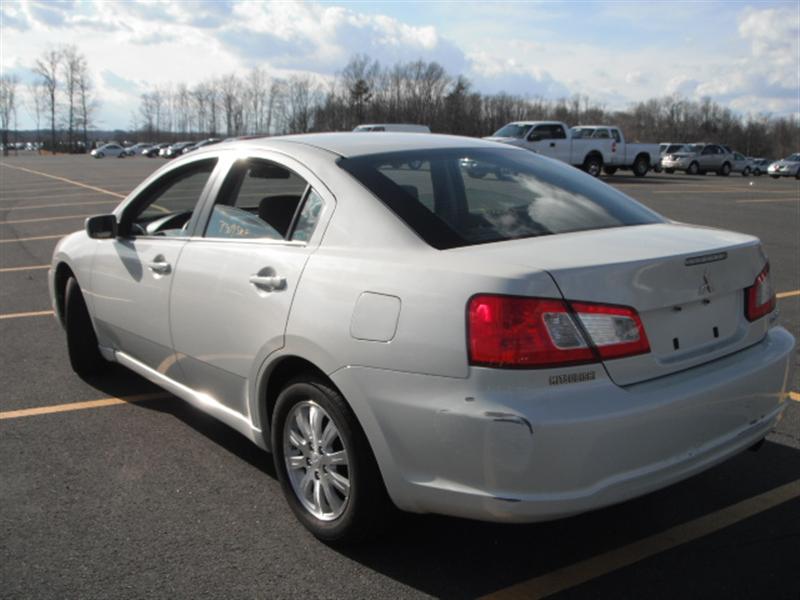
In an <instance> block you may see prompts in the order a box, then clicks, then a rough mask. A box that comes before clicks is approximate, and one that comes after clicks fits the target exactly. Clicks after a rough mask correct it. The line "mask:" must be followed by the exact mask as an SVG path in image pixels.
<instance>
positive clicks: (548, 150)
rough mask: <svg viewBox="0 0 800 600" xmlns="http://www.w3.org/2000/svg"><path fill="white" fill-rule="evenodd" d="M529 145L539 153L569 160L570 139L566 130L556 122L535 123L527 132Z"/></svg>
mask: <svg viewBox="0 0 800 600" xmlns="http://www.w3.org/2000/svg"><path fill="white" fill-rule="evenodd" d="M528 142H529V147H530V148H531V149H532V150H535V151H536V152H538V153H539V154H543V155H545V156H549V157H551V158H557V159H558V160H563V161H564V162H566V163H568V162H570V158H571V157H570V148H571V144H570V140H568V139H567V132H566V131H564V127H563V126H562V125H559V124H558V123H545V124H542V125H537V126H536V127H534V128H533V129H532V130H531V132H530V133H529V134H528Z"/></svg>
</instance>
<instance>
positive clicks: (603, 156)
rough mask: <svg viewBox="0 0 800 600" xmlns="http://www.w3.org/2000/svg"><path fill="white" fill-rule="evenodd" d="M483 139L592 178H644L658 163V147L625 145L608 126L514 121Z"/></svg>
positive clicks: (618, 135)
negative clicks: (625, 173)
mask: <svg viewBox="0 0 800 600" xmlns="http://www.w3.org/2000/svg"><path fill="white" fill-rule="evenodd" d="M484 139H487V140H490V141H495V142H502V143H504V144H510V145H512V146H518V147H521V148H526V149H528V150H533V151H534V152H537V153H539V154H544V155H545V156H550V157H552V158H557V159H558V160H561V161H563V162H565V163H568V164H571V165H573V166H576V167H580V168H582V169H583V170H584V171H586V172H587V173H589V174H590V175H594V176H595V177H597V176H599V175H600V173H601V172H603V171H604V172H605V173H606V174H607V175H613V174H614V173H615V172H616V171H617V169H631V170H633V173H634V175H636V176H637V177H644V176H645V175H646V174H647V172H648V171H649V170H650V167H651V166H652V165H654V164H655V163H656V161H657V160H658V145H657V144H628V143H626V142H625V138H624V136H623V135H622V131H621V130H620V129H619V128H618V127H613V126H609V125H587V126H580V127H573V128H572V129H569V128H568V127H567V126H566V125H565V124H564V123H562V122H560V121H516V122H514V123H509V124H507V125H505V126H503V127H501V128H500V129H499V130H497V131H496V132H495V133H494V134H493V135H491V136H490V137H487V138H484Z"/></svg>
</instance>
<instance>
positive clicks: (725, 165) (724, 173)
mask: <svg viewBox="0 0 800 600" xmlns="http://www.w3.org/2000/svg"><path fill="white" fill-rule="evenodd" d="M730 174H731V166H730V164H728V163H723V164H722V168H720V170H719V171H717V175H722V176H723V177H727V176H728V175H730Z"/></svg>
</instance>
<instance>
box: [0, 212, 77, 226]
mask: <svg viewBox="0 0 800 600" xmlns="http://www.w3.org/2000/svg"><path fill="white" fill-rule="evenodd" d="M91 216H92V215H85V214H84V215H67V216H65V217H39V218H37V219H17V220H15V221H0V225H16V224H17V223H39V222H41V221H66V220H68V219H85V218H86V217H91Z"/></svg>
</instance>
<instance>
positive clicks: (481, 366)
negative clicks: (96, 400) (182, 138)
mask: <svg viewBox="0 0 800 600" xmlns="http://www.w3.org/2000/svg"><path fill="white" fill-rule="evenodd" d="M479 175H480V176H479ZM49 282H50V290H51V296H52V302H53V306H54V308H55V310H56V314H57V317H58V319H59V321H60V322H61V323H62V324H63V326H64V328H65V330H66V338H67V345H68V349H69V357H70V361H71V363H72V366H73V368H74V369H75V371H76V372H77V373H79V374H80V375H83V376H86V375H90V374H93V373H97V372H98V371H100V370H102V369H103V368H105V367H106V366H107V365H108V363H109V362H116V363H119V364H121V365H123V366H125V367H128V368H129V369H131V370H133V371H135V372H136V373H138V374H139V375H141V376H143V377H145V378H147V379H149V380H150V381H153V382H155V383H156V384H158V385H160V386H162V387H163V388H165V389H166V390H169V391H170V392H172V393H173V394H175V395H176V396H179V397H180V398H182V399H184V400H186V401H187V402H189V403H191V404H192V405H194V406H196V407H197V408H199V409H200V410H202V411H205V412H207V413H209V414H211V415H213V416H214V417H216V418H217V419H219V420H220V421H222V422H224V423H226V424H228V425H229V426H230V427H232V428H233V429H235V430H236V431H238V432H240V433H241V434H243V435H244V436H246V437H247V438H248V439H250V440H251V441H252V442H253V443H255V444H257V445H258V446H260V447H261V448H263V449H265V450H268V451H271V452H272V454H273V456H274V461H275V469H276V471H277V473H278V476H279V478H280V481H281V485H282V487H283V490H284V493H285V495H286V498H287V501H288V503H289V505H290V506H291V508H292V509H293V511H294V512H295V514H296V515H297V517H298V518H299V520H300V521H301V522H302V523H303V524H304V525H305V526H306V527H307V528H308V529H309V530H311V531H312V532H313V533H314V534H315V535H317V536H318V537H320V538H322V539H324V540H328V541H353V540H358V539H363V538H364V537H367V536H370V535H374V534H376V533H377V532H379V531H380V530H381V529H382V528H383V527H384V526H385V525H386V523H388V522H390V520H391V519H390V518H389V516H390V514H391V512H392V511H393V510H395V508H399V509H402V510H405V511H412V512H420V513H424V512H434V513H443V514H448V515H457V516H462V517H469V518H475V519H483V520H491V521H504V522H530V521H538V520H546V519H553V518H557V517H560V516H564V515H570V514H574V513H579V512H582V511H587V510H591V509H595V508H598V507H601V506H606V505H609V504H613V503H617V502H621V501H624V500H626V499H628V498H633V497H635V496H639V495H641V494H645V493H647V492H649V491H652V490H655V489H658V488H661V487H664V486H666V485H669V484H672V483H674V482H676V481H679V480H681V479H684V478H686V477H689V476H690V475H692V474H694V473H697V472H699V471H702V470H704V469H707V468H709V467H711V466H712V465H714V464H717V463H719V462H720V461H722V460H725V459H727V458H728V457H730V456H732V455H734V454H736V453H737V452H739V451H741V450H743V449H745V448H747V447H750V446H752V445H754V444H756V443H758V442H759V441H760V440H762V439H763V438H764V437H765V436H766V435H767V433H768V432H769V431H770V429H771V428H772V427H773V425H774V424H775V422H776V421H777V420H778V419H779V418H780V416H781V413H782V411H783V410H784V408H785V407H786V404H787V398H788V390H787V387H786V386H787V384H788V382H790V381H792V377H791V376H790V371H791V369H792V366H793V360H792V356H793V348H794V345H795V341H794V339H793V337H792V336H791V335H790V334H789V333H788V332H787V331H786V330H785V329H783V328H781V327H779V326H778V325H777V324H776V322H775V317H776V314H775V311H774V309H775V294H774V292H773V290H772V287H771V285H770V274H769V264H768V262H767V259H766V256H765V254H764V251H763V248H762V247H761V244H760V243H759V241H758V240H757V239H756V238H754V237H751V236H748V235H743V234H738V233H731V232H726V231H719V230H715V229H710V228H703V227H693V226H688V225H683V224H679V223H675V222H672V221H668V220H666V219H664V218H663V217H661V216H659V215H658V214H656V213H654V212H652V211H651V210H649V209H647V208H645V207H644V206H642V205H640V204H639V203H637V202H636V201H634V200H633V199H631V198H629V197H628V196H626V195H624V194H622V193H621V192H618V191H616V190H615V189H613V188H611V187H610V186H607V185H605V184H604V183H602V182H599V181H598V180H597V179H595V178H593V177H591V176H589V175H586V174H585V173H581V172H580V171H578V170H576V169H574V168H572V167H570V166H568V165H564V164H562V163H560V162H557V161H554V160H551V159H548V158H545V157H542V156H539V155H536V154H534V153H531V152H528V151H525V150H521V149H517V148H513V147H509V146H507V145H501V144H495V143H492V142H487V141H482V140H475V139H468V138H460V137H449V136H431V135H425V134H389V133H387V134H385V135H380V136H364V135H359V134H352V133H345V134H317V135H307V136H294V137H285V138H269V139H266V138H265V139H254V140H249V141H242V142H233V143H224V144H220V145H217V146H212V147H210V148H208V149H200V150H197V151H196V152H192V153H190V154H188V155H186V156H184V157H182V158H179V159H177V160H175V161H174V162H171V163H169V164H168V165H165V166H164V167H163V168H161V169H160V170H159V171H157V172H156V173H155V174H153V175H152V176H150V177H149V178H148V179H147V180H145V181H144V182H143V183H142V184H141V185H140V186H139V187H137V188H136V189H135V190H134V191H133V192H132V193H131V194H130V195H129V196H128V197H127V198H126V199H125V200H124V201H123V202H122V203H121V204H120V205H119V206H118V207H117V208H116V210H114V211H113V212H112V213H110V214H107V215H99V216H96V217H92V218H90V219H88V220H87V222H86V227H85V230H84V231H79V232H76V233H73V234H71V235H69V236H67V237H65V238H64V239H62V240H61V241H60V242H59V244H58V245H57V247H56V249H55V253H54V255H53V262H52V268H51V270H50V277H49Z"/></svg>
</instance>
